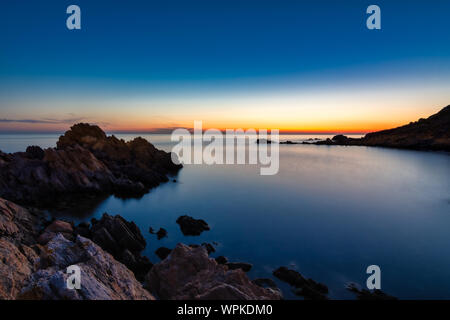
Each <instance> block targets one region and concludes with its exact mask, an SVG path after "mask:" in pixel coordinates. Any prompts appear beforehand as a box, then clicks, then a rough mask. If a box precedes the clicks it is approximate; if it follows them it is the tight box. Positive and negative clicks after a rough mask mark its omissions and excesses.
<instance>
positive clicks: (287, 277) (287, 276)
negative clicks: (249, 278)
mask: <svg viewBox="0 0 450 320" xmlns="http://www.w3.org/2000/svg"><path fill="white" fill-rule="evenodd" d="M273 275H274V276H275V277H277V278H278V279H280V280H282V281H284V282H287V283H288V284H290V285H291V286H293V287H294V288H296V289H298V290H296V291H295V294H297V295H299V296H303V297H304V298H305V299H311V300H324V299H327V296H326V295H327V294H328V288H327V286H325V285H324V284H321V283H317V282H315V281H314V280H312V279H306V278H304V277H303V276H302V275H301V274H300V273H298V272H297V271H295V270H290V269H288V268H286V267H280V268H278V269H276V270H275V271H274V272H273Z"/></svg>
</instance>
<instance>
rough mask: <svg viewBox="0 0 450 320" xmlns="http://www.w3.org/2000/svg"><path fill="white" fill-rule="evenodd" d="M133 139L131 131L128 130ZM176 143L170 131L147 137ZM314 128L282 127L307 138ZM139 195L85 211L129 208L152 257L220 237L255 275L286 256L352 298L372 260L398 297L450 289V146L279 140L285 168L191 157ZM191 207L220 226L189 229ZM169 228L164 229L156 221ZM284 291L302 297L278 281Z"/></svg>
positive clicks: (445, 293) (335, 292)
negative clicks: (302, 131)
mask: <svg viewBox="0 0 450 320" xmlns="http://www.w3.org/2000/svg"><path fill="white" fill-rule="evenodd" d="M119 136H121V137H123V138H125V139H130V138H132V137H133V135H119ZM145 137H146V138H147V139H148V140H150V141H151V142H153V143H154V144H155V145H156V146H157V147H159V148H163V149H165V150H170V141H169V137H168V136H165V135H151V136H150V135H149V136H145ZM57 138H58V137H57V136H55V135H34V136H31V135H0V149H1V150H2V151H5V152H13V151H19V150H24V149H25V147H26V146H27V145H30V144H35V145H41V146H43V147H49V146H54V145H55V143H56V140H57ZM305 138H309V137H305V136H297V137H292V136H291V137H281V138H280V139H281V140H288V139H290V140H302V139H305ZM176 179H177V180H178V182H176V183H174V182H169V183H166V184H163V185H161V186H160V187H158V188H156V189H154V190H152V191H151V192H150V193H149V194H147V195H146V196H144V197H143V198H142V199H139V200H134V199H133V200H126V201H124V200H120V199H117V198H114V197H109V198H107V199H105V200H104V201H103V202H100V203H98V204H97V205H96V206H94V207H93V208H92V213H91V214H88V216H87V217H86V216H84V217H78V218H77V220H83V219H90V218H91V217H93V216H95V217H100V216H101V214H102V213H103V212H108V213H111V214H121V215H122V216H123V217H124V218H126V219H129V220H134V221H135V222H136V223H137V224H138V225H139V226H140V228H141V230H142V233H143V234H144V236H145V237H146V239H147V242H148V245H147V248H146V250H145V254H146V255H148V256H149V257H150V259H151V260H152V261H154V262H157V261H159V259H158V258H157V257H156V256H155V255H154V253H153V252H154V251H155V250H156V249H157V248H158V247H160V246H166V247H169V248H172V247H174V246H175V244H176V243H177V242H184V243H188V244H190V243H202V242H212V241H217V242H218V243H219V246H218V250H217V252H216V253H215V254H213V256H217V255H225V256H227V257H228V258H229V259H230V260H231V261H245V262H250V263H252V264H253V265H254V268H253V270H252V271H251V272H250V273H249V274H250V277H252V278H256V277H271V272H272V270H274V269H275V268H277V267H279V266H282V265H286V266H290V267H291V268H296V269H297V270H298V271H300V272H301V273H302V274H303V275H305V276H307V277H311V278H313V279H315V280H317V281H320V282H323V283H325V284H326V285H328V286H329V288H330V290H331V294H330V296H331V297H332V298H352V297H353V295H351V294H349V293H348V292H346V290H345V289H344V287H345V285H346V283H348V282H356V283H359V284H361V285H364V284H365V281H366V278H367V275H366V274H365V270H366V267H367V266H368V265H371V264H377V265H379V266H380V267H381V272H382V276H381V285H382V290H384V291H386V292H387V293H389V294H392V295H395V296H397V297H400V298H450V231H449V230H450V155H448V154H443V153H431V152H416V151H404V150H390V149H383V148H366V147H337V146H333V147H330V146H308V145H281V146H280V171H279V173H278V174H277V175H275V176H260V175H259V167H257V166H243V165H240V166H226V165H215V166H206V165H196V166H185V167H184V168H183V169H182V170H181V171H180V172H179V174H178V175H177V177H176ZM182 214H188V215H191V216H193V217H195V218H202V219H205V220H206V221H207V222H208V223H209V225H210V226H211V231H209V232H205V233H203V234H202V235H201V236H199V237H185V236H183V235H182V233H181V231H180V229H179V227H178V225H177V224H176V223H175V220H176V219H177V217H178V216H180V215H182ZM150 226H152V227H153V228H154V229H158V228H159V227H164V228H165V229H166V230H168V233H169V237H168V238H165V239H162V240H159V241H158V240H157V239H156V237H155V236H154V235H151V234H149V233H148V228H149V227H150ZM277 283H278V284H279V285H280V287H281V288H282V290H283V292H284V294H285V297H287V298H295V297H294V295H293V294H292V293H290V290H289V287H288V286H286V285H284V284H283V283H281V282H278V281H277Z"/></svg>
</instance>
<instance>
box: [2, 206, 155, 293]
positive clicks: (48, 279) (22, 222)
mask: <svg viewBox="0 0 450 320" xmlns="http://www.w3.org/2000/svg"><path fill="white" fill-rule="evenodd" d="M42 216H43V214H42V212H39V211H37V210H27V209H25V208H22V207H20V206H18V205H16V204H14V203H12V202H10V201H7V200H4V199H1V198H0V299H18V298H20V299H102V300H103V299H105V300H108V299H127V300H131V299H154V298H153V296H152V295H151V294H150V293H149V292H148V291H146V290H145V289H143V287H142V285H141V284H140V283H139V282H138V281H137V280H136V278H135V277H134V275H133V273H132V272H131V271H130V270H128V269H127V268H126V266H124V265H123V264H121V263H120V262H118V261H116V260H115V259H114V258H113V257H112V256H111V255H110V254H108V253H107V252H105V251H103V250H102V249H101V248H100V247H99V246H97V245H96V244H94V243H93V242H92V241H90V240H88V239H86V238H83V237H81V236H75V234H74V233H73V232H72V231H71V230H73V227H72V224H70V223H67V222H64V221H58V220H56V221H53V222H52V223H51V224H49V225H48V226H47V227H45V229H44V226H45V225H46V221H45V220H44V219H43V218H41V217H42ZM43 234H46V237H45V239H46V240H45V241H43V243H45V244H44V245H41V244H39V243H37V239H41V240H42V238H41V237H40V236H41V235H43ZM47 238H48V239H47ZM68 238H69V239H68ZM70 239H72V240H70ZM73 264H76V265H77V266H79V267H80V269H81V282H82V286H81V289H80V290H70V289H67V286H66V280H67V277H68V274H67V272H66V268H67V267H68V266H69V265H73Z"/></svg>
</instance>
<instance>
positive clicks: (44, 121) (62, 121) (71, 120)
mask: <svg viewBox="0 0 450 320" xmlns="http://www.w3.org/2000/svg"><path fill="white" fill-rule="evenodd" d="M83 120H84V118H68V119H51V118H46V119H4V118H3V119H0V123H29V124H74V123H78V122H81V121H83Z"/></svg>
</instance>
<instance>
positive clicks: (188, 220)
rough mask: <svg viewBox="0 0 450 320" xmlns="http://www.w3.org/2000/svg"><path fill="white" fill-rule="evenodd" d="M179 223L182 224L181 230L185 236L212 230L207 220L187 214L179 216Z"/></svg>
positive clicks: (197, 234)
mask: <svg viewBox="0 0 450 320" xmlns="http://www.w3.org/2000/svg"><path fill="white" fill-rule="evenodd" d="M177 223H178V224H179V225H180V228H181V232H183V234H184V235H185V236H199V235H200V234H201V233H202V232H203V231H208V230H210V228H209V225H208V224H207V223H206V222H205V220H202V219H194V218H192V217H189V216H187V215H184V216H181V217H179V218H178V219H177Z"/></svg>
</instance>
